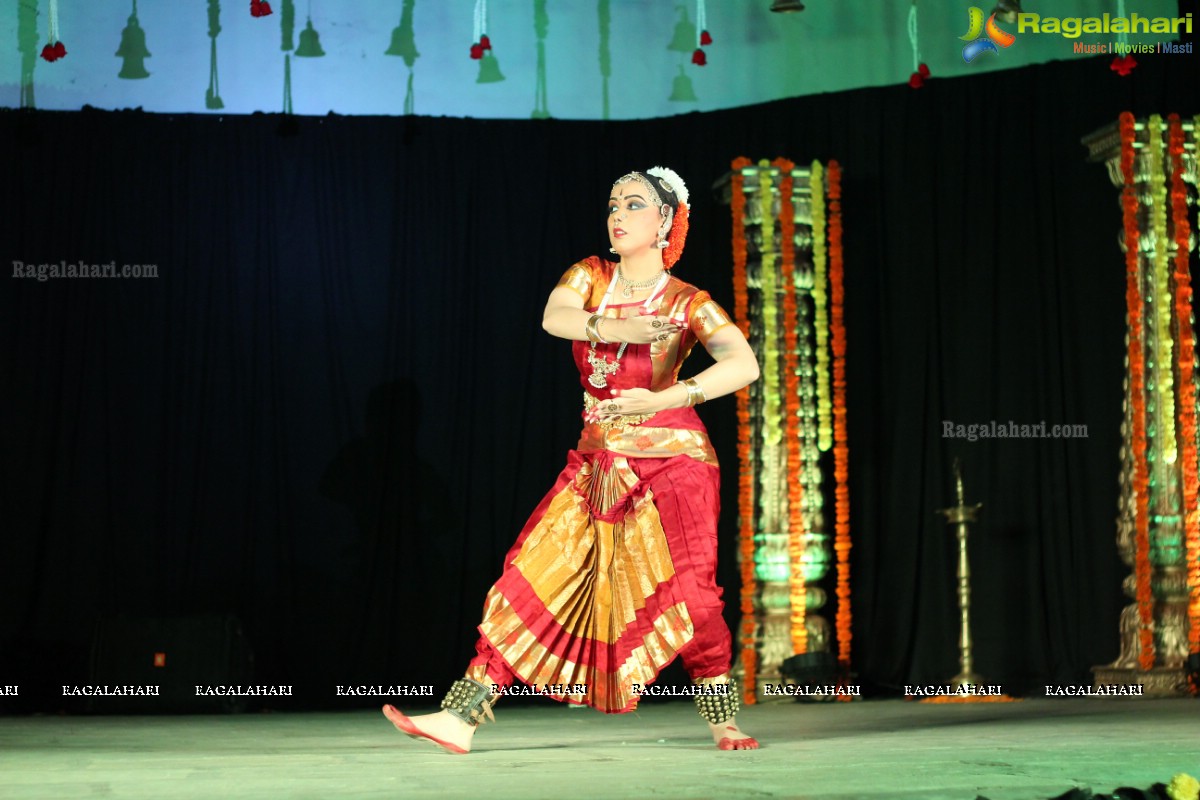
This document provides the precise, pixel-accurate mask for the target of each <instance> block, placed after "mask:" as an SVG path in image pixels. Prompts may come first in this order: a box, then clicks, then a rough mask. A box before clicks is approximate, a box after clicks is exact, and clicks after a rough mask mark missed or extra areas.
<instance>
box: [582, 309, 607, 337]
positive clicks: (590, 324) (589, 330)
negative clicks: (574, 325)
mask: <svg viewBox="0 0 1200 800" xmlns="http://www.w3.org/2000/svg"><path fill="white" fill-rule="evenodd" d="M602 319H603V317H601V316H600V315H599V314H592V316H591V318H590V319H589V320H588V321H587V325H586V326H585V327H584V333H585V334H586V335H587V338H588V341H589V342H601V343H603V344H608V342H606V341H604V338H603V337H602V336H600V320H602Z"/></svg>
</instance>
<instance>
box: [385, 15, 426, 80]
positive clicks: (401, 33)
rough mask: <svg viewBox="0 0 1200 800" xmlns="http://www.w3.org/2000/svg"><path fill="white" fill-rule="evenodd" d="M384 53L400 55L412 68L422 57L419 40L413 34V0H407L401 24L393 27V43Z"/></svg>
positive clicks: (401, 16)
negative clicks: (418, 45) (419, 51)
mask: <svg viewBox="0 0 1200 800" xmlns="http://www.w3.org/2000/svg"><path fill="white" fill-rule="evenodd" d="M384 55H389V56H400V57H401V58H403V59H404V63H405V65H406V66H408V67H409V68H410V69H411V68H412V65H413V63H414V62H415V61H416V60H417V59H418V58H420V56H421V54H420V53H418V52H417V40H416V36H415V35H414V34H413V0H405V3H404V11H402V12H401V14H400V24H399V25H397V26H396V27H395V28H393V29H392V44H391V46H390V47H388V49H387V52H386V53H384Z"/></svg>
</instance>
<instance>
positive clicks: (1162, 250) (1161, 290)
mask: <svg viewBox="0 0 1200 800" xmlns="http://www.w3.org/2000/svg"><path fill="white" fill-rule="evenodd" d="M1146 133H1147V134H1148V136H1149V147H1147V148H1146V149H1147V154H1148V156H1149V158H1148V160H1147V165H1148V168H1149V171H1150V198H1151V200H1150V228H1151V230H1153V231H1154V262H1153V267H1154V269H1153V279H1152V281H1153V282H1152V283H1151V286H1153V287H1154V288H1153V291H1152V296H1151V298H1150V300H1151V304H1150V307H1151V312H1152V313H1153V314H1154V319H1153V320H1152V323H1153V325H1154V339H1155V350H1156V351H1157V352H1155V354H1154V355H1155V358H1154V364H1155V365H1156V366H1157V369H1156V370H1155V377H1156V380H1155V382H1154V385H1153V386H1152V387H1151V391H1152V392H1153V393H1154V396H1155V397H1156V398H1157V399H1158V403H1157V407H1156V409H1155V413H1156V415H1157V417H1158V419H1157V422H1158V425H1157V427H1156V428H1155V438H1156V441H1157V442H1158V452H1159V455H1160V457H1161V458H1162V460H1163V461H1164V462H1165V463H1167V464H1174V463H1175V459H1176V457H1177V456H1178V449H1177V444H1176V441H1175V385H1174V384H1175V376H1174V374H1173V370H1172V365H1173V364H1174V363H1175V358H1174V356H1173V353H1172V351H1173V350H1174V342H1173V341H1172V339H1171V313H1172V309H1171V303H1170V301H1169V298H1170V297H1171V289H1170V284H1169V281H1168V279H1167V263H1168V254H1167V241H1168V239H1167V178H1166V174H1165V169H1164V168H1163V138H1164V137H1163V122H1162V117H1161V116H1159V115H1158V114H1153V115H1151V116H1150V121H1149V124H1148V125H1147V131H1146Z"/></svg>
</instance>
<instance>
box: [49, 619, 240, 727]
mask: <svg viewBox="0 0 1200 800" xmlns="http://www.w3.org/2000/svg"><path fill="white" fill-rule="evenodd" d="M253 678H254V656H253V653H252V651H251V649H250V646H249V644H248V643H247V641H246V637H245V635H244V634H243V632H242V625H241V623H240V622H239V621H238V619H237V617H235V616H233V615H231V614H197V615H192V616H180V617H132V616H116V617H107V618H102V619H101V620H100V621H99V622H98V623H97V624H96V631H95V635H94V637H93V639H92V657H91V670H90V678H89V683H88V685H87V686H82V687H72V688H78V689H79V690H80V694H78V695H74V696H76V697H80V698H84V707H85V708H86V710H87V711H89V712H92V713H96V714H160V713H163V714H195V713H212V712H223V713H236V712H240V711H245V710H246V707H247V696H246V695H245V694H242V693H240V692H237V691H234V690H236V689H237V688H238V687H245V686H247V685H248V684H250V683H251V681H252V680H253ZM66 690H67V687H64V692H65V691H66Z"/></svg>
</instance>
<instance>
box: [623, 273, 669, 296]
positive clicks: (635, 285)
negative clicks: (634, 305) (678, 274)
mask: <svg viewBox="0 0 1200 800" xmlns="http://www.w3.org/2000/svg"><path fill="white" fill-rule="evenodd" d="M665 272H666V270H665V269H660V270H659V271H658V274H657V275H655V276H654V277H653V278H648V279H646V280H644V281H636V282H635V281H631V280H629V278H626V277H625V276H624V275H623V274H622V273H621V267H620V266H618V267H617V278H618V279H619V280H620V281H621V283H623V284H625V288H624V289H622V290H621V296H622V297H624V298H625V299H626V300H628V299H629V298H631V297H633V293H634V292H637V291H641V290H642V289H649V288H650V287H651V286H654V285H655V284H657V283H658V281H659V279H661V278H662V276H663V273H665Z"/></svg>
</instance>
